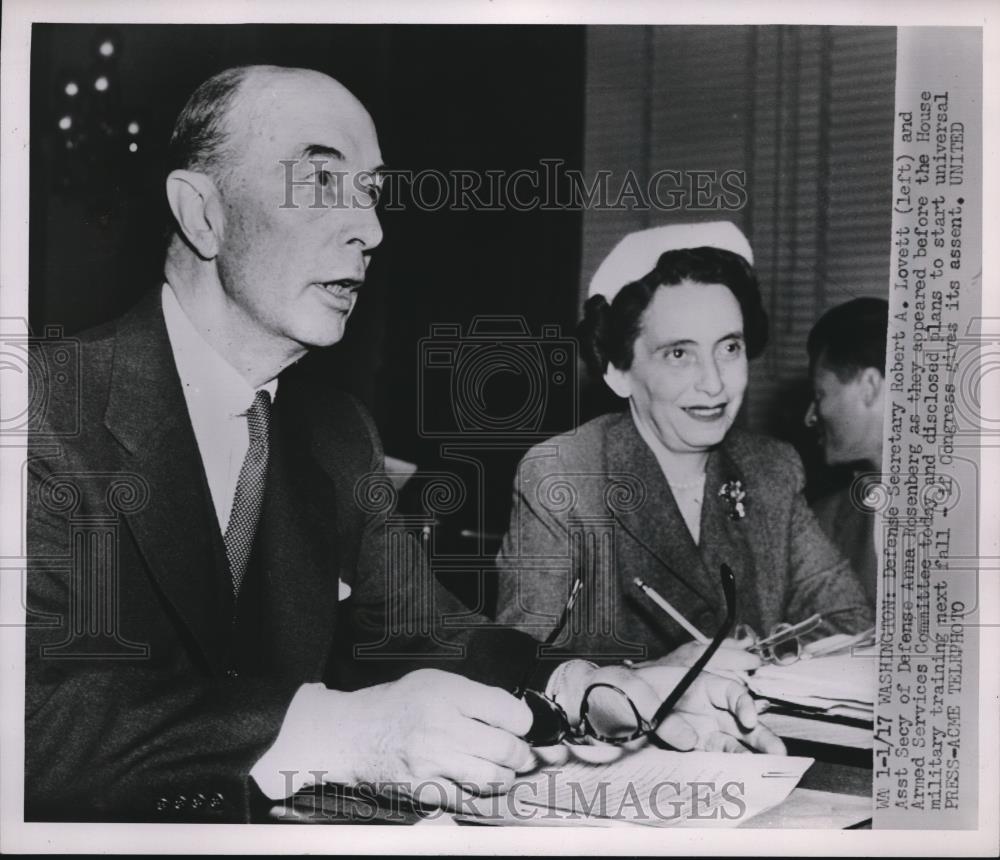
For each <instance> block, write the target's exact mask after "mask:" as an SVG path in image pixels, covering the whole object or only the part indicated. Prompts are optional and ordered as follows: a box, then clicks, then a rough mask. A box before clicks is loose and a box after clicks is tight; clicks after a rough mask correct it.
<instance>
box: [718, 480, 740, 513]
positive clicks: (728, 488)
mask: <svg viewBox="0 0 1000 860" xmlns="http://www.w3.org/2000/svg"><path fill="white" fill-rule="evenodd" d="M719 495H720V496H721V497H722V498H723V499H725V500H726V505H727V506H728V507H729V519H731V520H742V519H743V518H744V517H745V516H746V515H747V509H746V506H745V505H744V504H743V502H744V500H745V499H746V497H747V491H746V490H744V489H743V482H742V481H726V482H725V483H724V484H723V485H722V486H721V487H719Z"/></svg>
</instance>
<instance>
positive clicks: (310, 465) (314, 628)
mask: <svg viewBox="0 0 1000 860" xmlns="http://www.w3.org/2000/svg"><path fill="white" fill-rule="evenodd" d="M308 408H309V403H308V401H307V399H306V397H305V396H303V395H302V394H301V393H300V392H299V390H298V385H297V380H296V378H295V374H294V373H290V374H286V375H285V376H283V377H282V379H281V383H280V385H279V387H278V396H277V398H276V400H275V406H274V413H273V417H272V446H271V461H270V466H269V469H268V478H267V493H266V495H265V500H264V509H263V513H262V517H261V524H262V525H261V528H262V532H261V534H260V535H259V540H260V546H261V549H262V560H263V564H262V569H263V575H264V578H265V600H266V601H267V607H268V617H269V619H270V623H271V624H272V625H273V627H272V630H271V636H272V641H273V643H274V653H273V655H272V665H274V666H275V668H276V669H277V670H278V671H279V672H296V673H297V672H301V671H302V670H303V669H305V670H306V674H307V675H308V676H309V677H319V673H320V672H321V670H322V666H323V664H324V663H325V661H326V658H327V653H328V651H329V647H330V640H331V637H332V634H333V630H334V624H335V618H336V612H337V602H338V593H337V586H338V582H337V579H338V568H339V563H338V552H337V541H336V534H337V516H336V497H335V488H334V485H333V484H332V482H331V481H330V480H329V478H328V477H327V475H326V473H325V472H324V471H323V470H322V468H321V467H320V465H319V464H318V463H317V462H316V460H315V459H314V458H313V456H312V453H311V451H310V446H309V439H308V436H307V434H306V433H304V432H303V428H305V427H308V426H310V424H309V420H308V419H309V415H308V414H306V412H305V410H307V409H308Z"/></svg>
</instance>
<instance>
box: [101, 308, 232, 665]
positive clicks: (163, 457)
mask: <svg viewBox="0 0 1000 860" xmlns="http://www.w3.org/2000/svg"><path fill="white" fill-rule="evenodd" d="M105 425H106V426H107V428H108V430H109V431H110V432H111V433H112V434H113V435H114V436H115V438H117V439H118V441H119V442H120V443H121V445H122V446H123V447H124V449H125V451H126V452H127V455H128V457H127V461H128V463H129V467H130V468H131V469H132V470H133V471H134V472H135V473H136V474H137V475H139V476H140V478H141V479H142V480H143V481H145V482H146V484H147V486H148V489H149V501H148V503H147V504H146V505H145V506H144V507H143V508H142V509H141V510H139V511H137V512H135V513H133V514H128V515H126V517H125V520H126V522H127V524H128V526H129V528H130V530H131V531H132V533H133V535H134V537H135V540H136V543H137V544H138V546H139V549H140V551H141V552H142V555H143V557H144V558H145V559H146V563H147V565H148V566H149V569H150V572H151V573H152V576H153V578H154V579H155V580H156V582H157V585H158V586H159V588H160V589H161V591H162V592H163V594H164V595H165V597H166V599H167V600H168V601H169V602H170V604H171V605H172V606H173V608H174V610H175V611H176V613H177V615H178V616H179V617H180V619H181V621H182V622H183V624H184V625H185V626H186V627H187V629H188V631H189V632H190V634H191V635H192V637H193V638H194V640H195V642H196V643H197V644H198V646H199V647H200V650H201V652H202V654H203V655H204V656H205V658H206V660H207V661H208V663H209V665H210V666H212V667H213V668H214V669H215V670H216V671H218V670H220V669H221V668H222V661H223V660H224V657H225V649H226V637H227V634H228V630H229V623H228V622H229V618H230V613H231V607H230V606H229V605H227V604H226V602H225V601H224V599H222V597H221V594H222V593H223V592H222V589H220V588H219V575H220V571H219V567H218V565H219V560H220V559H219V549H220V547H221V537H220V536H219V527H218V523H217V521H216V517H215V510H214V507H213V506H212V502H211V496H210V494H209V490H208V485H207V481H206V479H205V472H204V469H203V467H202V463H201V456H200V454H199V451H198V444H197V442H196V440H195V436H194V430H193V429H192V427H191V422H190V420H189V418H188V412H187V404H186V402H185V400H184V393H183V391H182V390H181V384H180V379H179V377H178V375H177V369H176V366H175V364H174V360H173V354H172V352H171V349H170V341H169V339H168V337H167V330H166V324H165V323H164V320H163V311H162V309H161V304H160V291H159V290H154V291H153V292H152V294H151V295H150V296H148V297H147V298H146V299H144V300H143V301H142V302H141V303H140V304H139V305H138V306H136V308H135V309H133V310H132V311H131V312H130V313H129V314H128V315H126V317H124V318H123V319H122V321H121V323H120V324H119V327H118V333H117V337H116V343H115V355H114V359H113V363H112V371H111V386H110V393H109V398H108V408H107V410H106V412H105ZM224 559H225V556H224V554H223V556H222V560H223V562H224ZM227 575H228V572H227Z"/></svg>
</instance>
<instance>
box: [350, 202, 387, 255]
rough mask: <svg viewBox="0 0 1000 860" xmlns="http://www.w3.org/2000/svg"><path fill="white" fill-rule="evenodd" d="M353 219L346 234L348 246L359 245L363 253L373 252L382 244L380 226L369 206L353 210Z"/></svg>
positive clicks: (373, 209)
mask: <svg viewBox="0 0 1000 860" xmlns="http://www.w3.org/2000/svg"><path fill="white" fill-rule="evenodd" d="M353 214H354V218H353V220H352V223H351V228H350V231H349V234H348V239H347V243H348V244H349V245H360V246H361V249H362V250H363V251H373V250H375V248H377V247H378V246H379V245H380V244H381V243H382V224H381V222H380V221H379V218H378V212H377V211H376V209H375V207H374V206H373V205H371V204H366V205H362V206H360V207H357V208H355V209H354V210H353Z"/></svg>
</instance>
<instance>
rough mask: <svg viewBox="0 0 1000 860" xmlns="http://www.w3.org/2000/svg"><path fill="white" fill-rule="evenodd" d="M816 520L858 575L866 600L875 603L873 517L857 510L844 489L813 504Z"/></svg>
mask: <svg viewBox="0 0 1000 860" xmlns="http://www.w3.org/2000/svg"><path fill="white" fill-rule="evenodd" d="M813 512H814V513H815V514H816V520H817V522H818V523H819V524H820V527H821V528H822V529H823V532H824V533H825V534H826V536H827V537H828V538H830V541H831V542H832V543H833V545H834V546H835V547H837V549H838V550H840V552H841V554H842V555H843V556H844V558H846V559H849V560H850V562H851V567H852V568H853V569H854V570H855V572H856V573H857V574H858V577H859V578H860V580H861V583H862V585H864V588H865V596H866V597H867V598H868V602H869V603H870V604H871V605H872V606H873V607H874V606H875V605H876V601H877V599H878V558H877V557H876V554H875V514H874V513H873V512H872V511H870V510H865V509H863V508H862V507H860V506H859V505H858V504H857V502H855V501H854V500H853V499H852V498H851V488H850V487H845V488H844V489H842V490H838V491H837V492H834V493H830V494H829V495H826V496H823V498H821V499H817V500H816V501H815V502H813Z"/></svg>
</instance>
